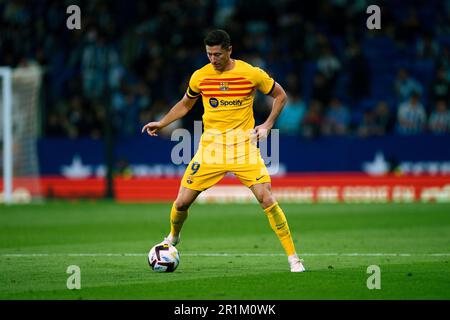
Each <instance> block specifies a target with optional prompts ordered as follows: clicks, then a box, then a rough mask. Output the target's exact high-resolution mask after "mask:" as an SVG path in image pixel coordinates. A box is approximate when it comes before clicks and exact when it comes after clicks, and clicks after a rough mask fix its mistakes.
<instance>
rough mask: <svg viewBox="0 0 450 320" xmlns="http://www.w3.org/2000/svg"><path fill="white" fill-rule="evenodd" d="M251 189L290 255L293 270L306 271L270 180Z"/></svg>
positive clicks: (287, 253)
mask: <svg viewBox="0 0 450 320" xmlns="http://www.w3.org/2000/svg"><path fill="white" fill-rule="evenodd" d="M250 190H252V192H253V194H254V195H255V197H256V199H257V200H258V202H259V203H260V205H261V207H262V208H263V210H264V212H265V213H266V216H267V218H268V219H269V223H270V226H271V227H272V230H273V231H274V232H275V234H276V235H277V237H278V239H279V240H280V242H281V245H282V246H283V248H284V251H285V252H286V255H287V256H288V261H289V264H290V267H291V271H292V272H302V271H305V268H304V266H303V264H302V261H301V260H300V259H299V258H298V256H297V253H296V250H295V245H294V242H293V241H292V236H291V231H290V229H289V225H288V222H287V219H286V216H285V214H284V212H283V210H282V209H281V207H280V206H279V204H278V202H277V201H276V199H275V197H274V196H273V194H272V188H271V184H270V182H265V183H258V184H254V185H252V186H251V187H250Z"/></svg>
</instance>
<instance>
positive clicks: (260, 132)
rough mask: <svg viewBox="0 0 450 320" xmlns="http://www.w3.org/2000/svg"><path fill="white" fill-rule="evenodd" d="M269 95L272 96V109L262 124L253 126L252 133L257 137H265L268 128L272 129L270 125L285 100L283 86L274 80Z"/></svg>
mask: <svg viewBox="0 0 450 320" xmlns="http://www.w3.org/2000/svg"><path fill="white" fill-rule="evenodd" d="M269 95H270V96H271V97H272V98H273V103H272V111H271V112H270V114H269V116H268V117H267V119H266V121H265V122H264V123H263V124H261V125H259V126H256V127H255V131H254V134H255V135H256V138H257V139H261V138H262V139H264V138H267V136H268V135H269V132H270V129H272V127H273V126H274V124H275V121H276V120H277V118H278V116H279V115H280V113H281V111H282V110H283V108H284V105H285V104H286V102H287V95H286V92H285V91H284V89H283V87H282V86H280V85H279V84H278V83H277V82H275V85H274V87H273V89H272V91H271V93H270V94H269Z"/></svg>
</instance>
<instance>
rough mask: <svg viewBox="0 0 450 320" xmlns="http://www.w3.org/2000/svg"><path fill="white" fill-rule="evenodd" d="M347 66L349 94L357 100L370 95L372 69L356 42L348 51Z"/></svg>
mask: <svg viewBox="0 0 450 320" xmlns="http://www.w3.org/2000/svg"><path fill="white" fill-rule="evenodd" d="M347 59H348V61H347V66H346V69H347V70H348V73H349V82H350V83H349V93H350V96H351V97H352V98H354V99H356V100H359V99H361V98H363V97H366V96H368V95H369V88H370V82H369V79H370V69H369V63H368V61H367V59H366V57H365V56H364V55H363V54H362V52H361V48H360V46H359V45H358V44H357V43H356V42H352V44H351V45H350V46H349V48H348V49H347Z"/></svg>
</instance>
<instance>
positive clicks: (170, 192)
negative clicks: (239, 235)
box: [40, 174, 450, 202]
mask: <svg viewBox="0 0 450 320" xmlns="http://www.w3.org/2000/svg"><path fill="white" fill-rule="evenodd" d="M40 182H41V183H40V187H41V189H42V190H41V191H42V194H43V195H44V196H45V197H47V198H101V197H103V195H104V193H105V187H106V182H105V180H104V179H101V178H88V179H67V178H61V177H45V178H41V181H40ZM179 184H180V178H116V179H115V181H114V190H115V196H116V199H117V200H118V201H123V202H160V201H172V200H174V199H175V197H176V195H177V192H178V188H179ZM272 187H273V192H274V194H275V195H276V197H277V198H278V199H279V200H280V201H289V202H417V201H420V202H434V201H439V202H441V201H450V176H395V175H390V176H380V177H372V176H368V175H365V174H334V175H308V174H298V175H297V174H291V175H288V176H285V177H273V178H272ZM199 201H201V202H227V201H238V202H242V201H253V196H252V194H251V191H250V190H249V189H247V188H246V187H244V186H243V185H242V184H241V183H240V182H239V180H237V179H236V178H234V177H226V178H224V179H223V180H222V181H221V182H220V183H219V184H217V185H216V186H214V187H212V188H211V189H209V190H207V191H205V192H204V193H202V194H201V195H200V197H199Z"/></svg>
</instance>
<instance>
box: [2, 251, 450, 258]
mask: <svg viewBox="0 0 450 320" xmlns="http://www.w3.org/2000/svg"><path fill="white" fill-rule="evenodd" d="M180 255H181V256H186V257H273V256H284V254H283V253H194V252H192V253H190V252H187V253H181V254H180ZM145 256H147V254H146V253H3V254H0V257H8V258H22V257H23V258H28V257H145ZM300 256H302V257H306V256H308V257H322V256H324V257H326V256H335V257H336V256H337V257H412V256H416V257H417V256H425V257H448V256H450V253H359V252H353V253H335V252H334V253H307V252H305V253H301V254H300Z"/></svg>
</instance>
